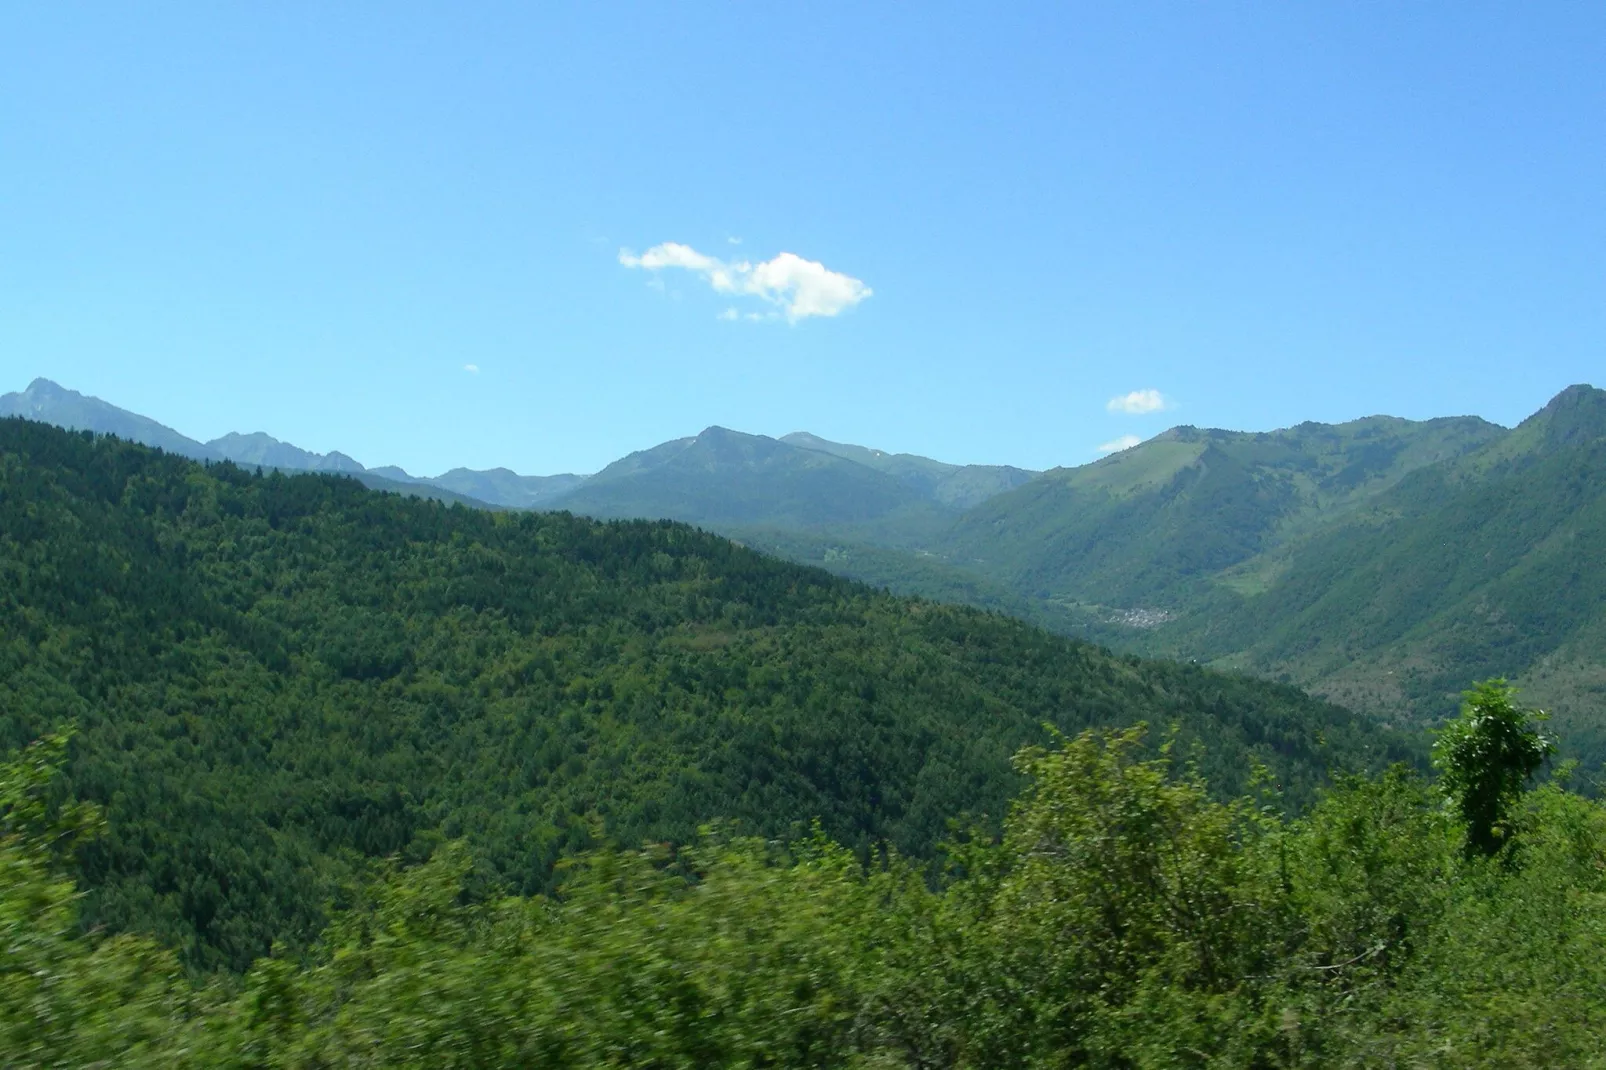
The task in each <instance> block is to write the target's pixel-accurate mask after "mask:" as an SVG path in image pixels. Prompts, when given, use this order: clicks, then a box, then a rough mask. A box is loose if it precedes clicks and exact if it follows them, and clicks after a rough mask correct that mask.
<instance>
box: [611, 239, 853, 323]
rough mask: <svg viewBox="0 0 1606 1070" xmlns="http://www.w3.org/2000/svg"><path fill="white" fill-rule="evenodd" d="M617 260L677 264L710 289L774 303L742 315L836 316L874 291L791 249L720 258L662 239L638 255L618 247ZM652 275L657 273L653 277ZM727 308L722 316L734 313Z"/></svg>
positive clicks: (650, 267)
mask: <svg viewBox="0 0 1606 1070" xmlns="http://www.w3.org/2000/svg"><path fill="white" fill-rule="evenodd" d="M619 263H621V264H623V265H624V266H625V267H627V268H635V269H639V270H642V271H652V272H658V271H663V270H666V269H668V268H678V269H680V270H683V271H690V272H692V273H693V274H696V275H700V276H702V277H703V279H704V280H706V281H707V282H708V284H709V285H710V286H711V287H713V289H714V292H715V293H721V294H731V295H734V296H741V297H756V298H758V299H759V300H761V301H765V302H768V303H769V304H771V305H774V306H776V307H777V308H778V309H779V310H780V312H779V313H778V314H771V315H770V316H764V315H759V314H756V313H752V312H749V313H747V314H746V315H743V316H741V318H743V319H768V318H772V316H775V315H779V316H784V318H785V319H786V321H787V322H788V323H796V322H797V321H798V320H803V319H808V318H810V317H812V316H835V315H838V314H840V313H842V312H844V311H846V310H847V309H850V308H852V307H853V306H855V305H857V304H858V303H859V302H861V301H863V300H864V299H865V298H867V297H869V296H871V295H872V294H873V293H874V291H873V290H871V289H870V287H868V286H866V285H865V284H864V283H863V282H862V281H860V280H859V279H855V278H853V277H852V276H850V275H844V274H842V273H841V272H840V271H832V270H831V269H829V268H827V267H826V266H825V265H824V264H822V263H820V262H819V261H817V260H805V259H803V258H802V257H801V256H798V255H797V254H795V253H780V254H779V255H777V256H775V257H772V258H771V259H769V260H763V261H760V262H759V263H756V264H755V263H752V262H750V261H747V260H721V259H719V258H718V257H713V256H709V255H707V254H706V253H700V252H698V251H697V250H696V249H693V248H692V247H691V246H689V245H681V244H680V243H679V242H664V243H663V244H662V245H654V246H653V247H652V248H651V249H648V250H647V251H646V252H644V253H642V254H641V255H640V256H637V255H636V254H635V253H632V252H631V251H630V250H628V249H621V250H619ZM655 277H656V276H655ZM731 311H734V310H733V309H727V310H726V311H725V312H722V313H720V315H719V318H720V319H722V320H731V319H735V318H737V317H736V316H732V315H729V314H728V313H729V312H731Z"/></svg>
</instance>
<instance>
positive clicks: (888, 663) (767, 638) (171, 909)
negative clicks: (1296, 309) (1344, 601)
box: [0, 420, 1408, 966]
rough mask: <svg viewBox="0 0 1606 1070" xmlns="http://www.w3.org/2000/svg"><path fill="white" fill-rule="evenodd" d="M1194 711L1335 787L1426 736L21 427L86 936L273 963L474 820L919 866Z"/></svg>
mask: <svg viewBox="0 0 1606 1070" xmlns="http://www.w3.org/2000/svg"><path fill="white" fill-rule="evenodd" d="M1139 719H1146V720H1148V721H1150V722H1151V723H1154V724H1156V725H1171V724H1175V725H1178V726H1179V728H1180V731H1181V733H1182V736H1181V742H1182V746H1183V748H1184V751H1186V750H1187V748H1188V746H1189V745H1190V741H1205V742H1208V744H1209V751H1208V754H1207V755H1206V759H1205V761H1206V766H1205V768H1204V770H1203V771H1204V772H1205V773H1206V774H1207V775H1210V776H1212V777H1213V778H1214V779H1215V780H1216V781H1217V783H1218V784H1219V785H1220V786H1221V787H1222V789H1223V790H1225V791H1234V790H1237V789H1238V788H1240V787H1242V785H1243V783H1244V778H1245V777H1246V776H1247V775H1248V772H1249V769H1250V765H1251V761H1250V759H1251V758H1252V757H1254V758H1258V759H1261V760H1264V761H1266V762H1267V763H1269V764H1270V766H1271V767H1272V768H1273V769H1274V770H1275V771H1276V772H1277V773H1278V775H1279V776H1280V778H1281V779H1282V781H1283V783H1284V784H1285V785H1286V787H1287V789H1288V791H1289V793H1290V797H1291V798H1292V799H1295V800H1298V799H1308V798H1309V797H1310V794H1311V791H1312V789H1313V786H1314V785H1315V784H1316V783H1317V782H1318V781H1319V780H1320V779H1321V777H1322V775H1323V772H1324V771H1325V770H1326V769H1327V768H1328V767H1329V765H1330V764H1337V765H1340V766H1354V765H1365V764H1370V763H1374V762H1376V761H1378V760H1382V759H1384V758H1388V757H1391V756H1399V755H1402V754H1406V753H1408V751H1407V750H1402V749H1401V747H1400V745H1399V744H1398V742H1397V737H1393V736H1390V735H1388V734H1386V733H1382V732H1380V731H1378V730H1377V729H1375V728H1373V727H1371V726H1370V725H1369V722H1366V721H1364V720H1362V719H1358V718H1356V717H1354V716H1352V715H1350V714H1348V713H1346V712H1344V711H1342V710H1340V709H1338V708H1336V707H1333V706H1330V705H1327V704H1324V703H1322V702H1319V701H1316V700H1313V699H1310V698H1308V697H1307V696H1305V695H1304V694H1303V693H1301V692H1299V691H1296V690H1294V689H1292V688H1287V687H1280V686H1277V685H1273V684H1267V683H1261V682H1258V681H1254V680H1251V679H1247V678H1243V677H1235V676H1228V675H1221V674H1217V673H1213V672H1209V671H1206V670H1203V669H1200V668H1198V667H1192V666H1184V665H1177V664H1170V663H1157V662H1147V661H1142V660H1139V659H1135V658H1122V657H1116V656H1114V655H1111V654H1109V653H1107V652H1105V651H1102V650H1100V649H1098V648H1095V647H1091V646H1088V645H1085V644H1081V643H1077V642H1074V641H1070V640H1066V639H1062V638H1057V637H1055V636H1052V635H1050V634H1048V633H1046V632H1043V631H1040V630H1038V629H1035V628H1032V627H1029V626H1026V625H1024V624H1021V623H1019V622H1016V621H1013V620H1009V619H1006V618H1003V617H999V616H995V615H989V614H986V613H982V612H979V611H976V610H973V609H965V608H958V607H948V606H939V605H933V604H930V603H924V602H915V601H908V600H901V599H897V598H894V597H891V596H888V595H884V594H879V593H876V592H874V591H871V590H869V589H866V588H864V587H860V586H857V585H854V584H850V583H848V582H846V581H843V580H840V579H837V578H835V577H831V576H829V575H827V574H826V573H823V572H821V571H818V570H814V569H808V568H802V567H799V566H795V565H790V564H786V563H783V562H778V561H775V560H773V559H769V558H765V557H762V556H760V555H758V554H755V553H752V552H750V551H747V550H745V549H742V548H740V547H738V546H735V545H734V544H732V543H730V542H728V541H726V540H724V539H720V538H717V537H714V536H710V535H706V534H703V533H700V532H697V531H694V530H692V529H690V528H687V527H685V526H682V525H679V524H669V523H648V522H633V523H598V522H593V521H588V520H584V519H579V518H576V517H573V516H570V515H567V514H530V513H506V512H504V513H492V512H487V511H483V510H470V509H461V508H448V507H444V506H442V505H439V504H437V503H434V502H428V501H420V500H417V499H412V498H404V497H400V496H396V495H381V494H375V493H372V492H370V491H367V490H365V489H363V488H362V487H360V486H359V485H358V484H357V483H355V482H354V481H352V480H346V479H330V478H325V477H318V476H310V475H308V476H293V477H287V476H284V475H282V474H278V473H270V474H268V475H266V476H259V475H255V474H252V473H248V472H246V471H244V470H241V469H238V468H235V467H233V466H228V465H224V466H214V467H212V468H203V467H201V466H199V465H195V464H192V463H189V462H186V461H184V460H182V459H180V458H177V457H173V456H171V455H167V454H161V453H155V452H152V451H149V450H146V449H143V448H141V447H138V446H133V445H130V444H127V443H124V442H119V441H116V440H110V439H99V440H96V439H93V438H92V437H90V436H88V435H75V434H70V433H67V432H63V431H61V430H58V429H55V428H51V427H47V426H45V425H42V424H37V423H33V422H28V421H20V420H4V421H0V746H3V747H6V748H12V747H17V746H20V745H22V744H23V743H25V742H26V741H27V740H29V739H32V738H35V737H37V736H39V735H40V734H42V733H44V732H45V731H48V730H49V729H51V728H53V727H54V726H56V725H58V724H60V723H62V722H64V721H69V720H70V721H74V722H76V723H77V725H78V726H79V732H78V735H77V737H76V739H75V742H74V745H73V752H72V754H71V757H70V762H69V766H68V772H67V780H66V790H67V791H68V792H69V793H70V794H71V795H72V796H75V797H78V798H84V799H89V800H93V801H95V802H98V803H100V804H101V805H103V806H104V807H105V809H106V814H107V821H108V826H107V831H106V834H105V835H104V836H103V837H102V838H100V839H99V840H98V841H96V843H95V844H94V845H93V846H92V847H91V848H90V849H88V850H87V851H86V852H84V853H83V854H82V855H81V857H80V864H81V869H82V872H81V874H80V876H81V879H82V880H83V881H84V882H85V883H86V885H87V886H88V888H89V889H90V897H89V899H88V900H87V901H86V903H85V916H86V919H87V922H88V923H89V924H100V925H106V926H109V927H111V928H112V929H118V928H138V929H146V930H151V931H154V932H157V933H158V934H160V935H162V936H163V937H164V938H165V939H167V940H169V941H170V942H172V943H174V944H175V945H177V946H179V947H180V948H181V949H182V950H183V953H184V954H185V956H186V958H187V960H188V961H190V962H192V963H195V964H200V965H213V964H229V965H235V966H243V965H244V964H245V963H246V962H248V961H250V960H251V959H252V958H254V957H256V956H259V955H261V954H263V953H264V952H266V951H267V949H268V947H269V946H270V944H271V943H272V942H273V941H274V940H276V939H283V940H288V941H289V942H290V943H291V944H292V945H293V944H295V943H296V942H298V941H301V940H305V939H307V938H309V937H310V935H311V934H312V933H314V932H316V931H317V928H318V926H319V924H320V923H321V916H322V909H323V904H324V903H325V902H326V901H328V900H329V899H330V897H331V896H334V895H336V894H337V891H338V889H339V888H340V887H341V886H342V885H343V882H344V881H345V880H346V879H347V878H348V877H349V876H350V875H351V874H352V873H353V872H355V871H356V870H357V869H358V868H360V867H362V866H363V865H364V860H365V859H371V858H374V857H378V856H386V855H392V854H399V855H401V856H402V857H403V858H404V859H406V858H412V859H416V858H420V857H423V856H424V855H427V854H428V853H429V852H430V851H431V850H432V847H433V845H434V844H435V843H436V842H438V840H439V839H440V838H441V837H443V836H446V837H460V836H463V837H467V838H468V839H469V840H470V841H471V842H472V843H473V844H474V845H475V848H476V851H477V852H478V853H479V856H480V857H481V858H482V859H483V860H484V869H483V871H481V872H480V874H479V876H478V877H476V880H477V881H478V882H479V884H480V886H482V887H484V888H494V887H511V888H514V889H523V890H529V889H535V888H542V887H546V886H547V884H548V882H549V880H550V878H551V873H552V867H553V865H554V863H555V862H556V861H557V860H558V859H559V858H560V857H562V856H563V855H564V854H565V853H567V852H569V851H571V850H574V849H575V848H578V847H582V846H584V845H586V844H588V843H591V842H593V841H594V840H595V839H596V838H597V837H598V836H602V837H605V838H608V839H613V840H617V841H620V842H623V843H625V844H636V843H640V842H642V841H643V840H653V841H659V840H684V839H687V838H689V837H691V836H692V835H693V834H694V831H695V829H696V828H697V826H698V825H699V824H701V823H703V822H706V821H708V820H710V819H712V818H716V817H729V818H733V819H737V820H739V821H742V822H744V823H745V825H746V827H747V828H749V829H752V830H753V831H756V832H759V833H761V834H764V835H780V834H786V833H788V832H790V831H792V830H794V829H796V828H798V827H799V824H800V823H802V822H807V821H809V820H811V819H814V818H819V819H820V820H821V821H822V822H823V824H824V826H825V828H826V830H827V831H828V832H830V833H831V834H832V835H834V836H836V837H838V838H840V839H841V840H843V841H844V842H847V843H850V844H853V845H856V846H858V847H860V848H867V847H868V845H870V844H871V843H873V842H875V841H880V840H887V841H890V842H892V843H894V844H896V845H897V846H898V847H900V848H901V849H903V850H905V851H908V852H910V853H912V854H915V855H920V854H923V853H925V852H927V851H929V850H930V848H931V846H932V844H933V842H934V841H935V840H936V839H937V838H938V837H940V836H942V835H944V832H945V822H946V820H947V819H948V818H949V817H950V816H952V815H954V814H957V813H961V812H964V811H971V812H981V811H985V812H989V813H992V814H994V815H997V814H999V813H1000V812H1001V810H1002V808H1003V807H1004V805H1005V800H1006V799H1007V798H1008V796H1009V794H1010V792H1011V791H1012V790H1013V789H1014V788H1015V787H1016V786H1017V784H1018V780H1017V778H1016V775H1015V774H1014V773H1013V772H1012V771H1011V768H1010V766H1009V763H1008V759H1009V756H1010V755H1011V754H1012V753H1013V752H1014V751H1015V749H1016V748H1017V747H1019V746H1020V745H1021V744H1023V743H1026V742H1030V741H1034V740H1042V739H1043V738H1044V729H1043V727H1042V726H1043V724H1044V723H1045V722H1046V723H1050V724H1053V725H1056V726H1058V727H1059V728H1060V729H1062V730H1065V731H1074V730H1076V729H1078V728H1080V727H1083V726H1085V725H1089V724H1119V723H1129V722H1132V721H1135V720H1139Z"/></svg>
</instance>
